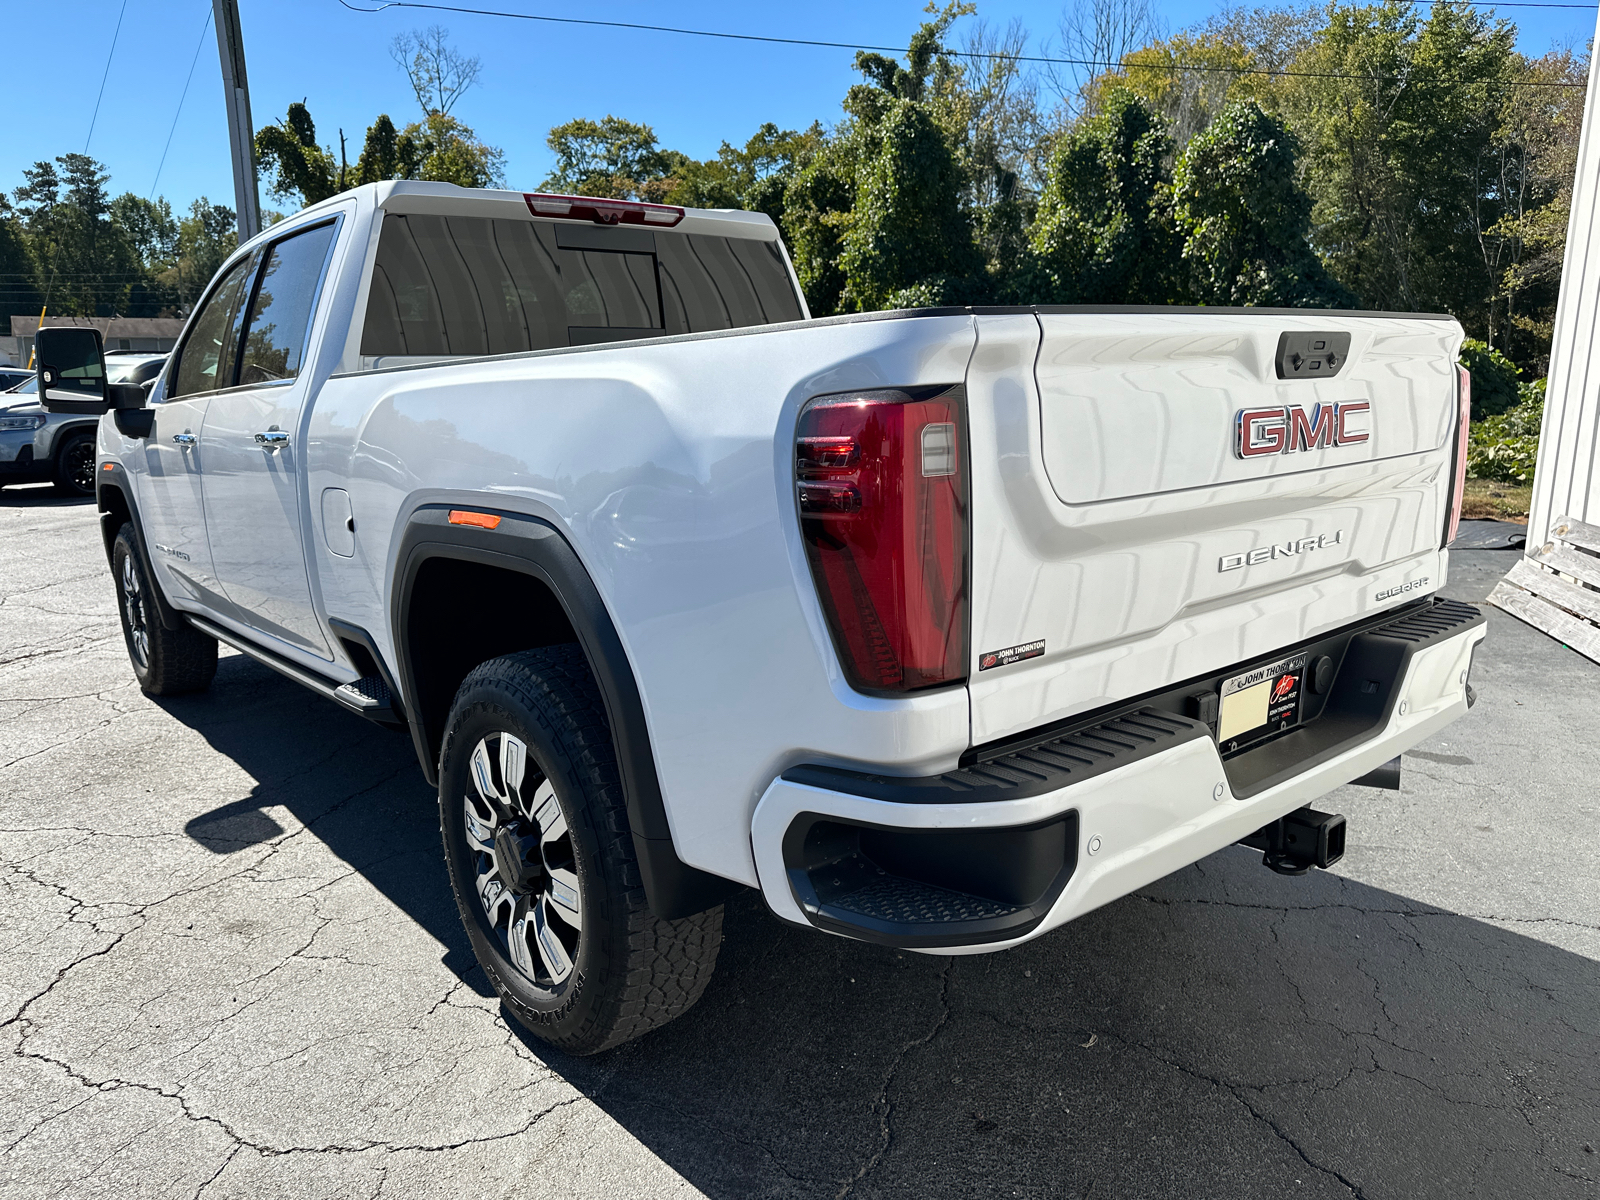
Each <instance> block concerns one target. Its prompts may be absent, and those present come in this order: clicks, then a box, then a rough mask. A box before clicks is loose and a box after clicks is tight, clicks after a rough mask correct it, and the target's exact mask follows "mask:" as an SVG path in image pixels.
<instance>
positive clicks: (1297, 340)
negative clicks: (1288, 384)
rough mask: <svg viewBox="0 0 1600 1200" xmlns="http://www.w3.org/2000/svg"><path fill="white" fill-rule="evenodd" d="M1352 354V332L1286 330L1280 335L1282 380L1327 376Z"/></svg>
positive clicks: (1279, 359) (1340, 366)
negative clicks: (1350, 333)
mask: <svg viewBox="0 0 1600 1200" xmlns="http://www.w3.org/2000/svg"><path fill="white" fill-rule="evenodd" d="M1349 357H1350V335H1349V334H1348V333H1300V332H1298V331H1296V332H1290V331H1289V330H1284V332H1282V333H1280V334H1279V335H1278V359H1277V361H1278V378H1279V379H1327V378H1329V377H1331V376H1334V375H1337V374H1338V373H1339V371H1340V369H1341V368H1342V367H1343V366H1344V363H1345V359H1347V358H1349Z"/></svg>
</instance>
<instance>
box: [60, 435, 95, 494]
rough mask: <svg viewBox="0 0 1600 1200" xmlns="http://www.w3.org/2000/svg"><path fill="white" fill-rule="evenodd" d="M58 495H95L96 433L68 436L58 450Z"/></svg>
mask: <svg viewBox="0 0 1600 1200" xmlns="http://www.w3.org/2000/svg"><path fill="white" fill-rule="evenodd" d="M54 480H55V485H56V493H57V494H58V495H62V496H92V495H94V432H93V430H87V429H86V430H84V431H83V432H82V433H73V434H68V435H67V438H66V440H65V441H63V442H62V443H61V445H60V446H58V447H57V448H56V471H55V476H54Z"/></svg>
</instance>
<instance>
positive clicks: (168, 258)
mask: <svg viewBox="0 0 1600 1200" xmlns="http://www.w3.org/2000/svg"><path fill="white" fill-rule="evenodd" d="M111 223H112V224H113V225H114V226H116V227H117V228H118V229H120V230H121V231H122V234H123V236H124V237H125V238H126V239H127V241H128V244H129V245H131V246H132V247H133V251H134V255H135V257H136V258H137V259H138V261H139V264H140V270H139V274H138V277H137V278H135V279H133V280H132V281H131V282H130V284H129V288H128V296H127V301H126V307H125V308H124V310H123V311H124V315H127V316H134V317H154V316H161V315H163V314H165V313H168V312H171V311H174V310H175V308H176V306H177V304H178V303H179V301H178V297H177V295H176V294H175V293H174V292H173V291H172V289H171V288H170V287H168V286H166V285H165V284H164V283H163V282H162V280H161V276H162V274H163V273H164V272H165V271H166V269H167V268H168V267H170V266H171V265H172V263H173V261H174V259H175V257H176V255H177V243H178V222H177V221H176V220H174V219H173V216H172V205H170V204H168V203H167V201H166V199H165V197H163V198H161V199H158V200H147V199H146V198H145V197H143V196H136V195H134V194H133V193H132V192H124V193H123V194H122V195H120V196H118V197H117V198H116V199H115V200H113V201H112V202H111Z"/></svg>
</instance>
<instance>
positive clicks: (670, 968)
mask: <svg viewBox="0 0 1600 1200" xmlns="http://www.w3.org/2000/svg"><path fill="white" fill-rule="evenodd" d="M439 813H440V818H441V820H440V825H441V828H442V831H443V834H444V849H445V857H446V859H447V861H448V863H449V868H450V883H451V887H452V888H453V890H454V892H455V897H456V904H457V906H458V907H459V908H460V910H461V919H462V921H463V922H464V923H465V925H466V928H467V935H468V937H469V938H470V939H471V941H472V948H473V951H474V952H475V953H476V954H477V957H478V962H479V964H480V965H481V966H482V967H483V969H484V973H485V974H486V975H487V976H488V977H489V981H490V982H491V983H492V984H493V985H494V987H495V989H496V991H498V992H499V993H500V996H501V999H503V1000H504V1001H505V1003H506V1006H507V1007H508V1008H509V1009H510V1010H511V1012H512V1013H513V1015H515V1016H516V1017H517V1019H518V1020H519V1021H520V1022H521V1023H522V1024H523V1025H525V1026H527V1028H528V1029H529V1030H531V1031H532V1032H533V1033H534V1034H535V1035H537V1036H538V1037H540V1038H542V1039H543V1040H545V1041H547V1042H549V1043H551V1044H552V1045H554V1046H557V1047H559V1048H560V1049H562V1050H565V1051H567V1052H568V1053H569V1054H594V1053H597V1052H598V1051H601V1050H608V1049H610V1048H611V1047H613V1046H616V1045H620V1044H621V1043H622V1042H625V1041H628V1040H630V1039H631V1038H635V1037H638V1036H639V1035H640V1034H642V1033H645V1032H647V1031H649V1030H651V1029H654V1028H656V1027H657V1026H659V1025H663V1024H665V1023H666V1022H668V1021H670V1020H672V1019H673V1018H674V1017H677V1016H679V1015H680V1014H682V1013H683V1012H685V1011H686V1010H687V1009H688V1008H689V1007H690V1006H691V1005H693V1004H694V1002H695V1001H696V1000H698V999H699V998H700V994H701V993H702V992H703V991H704V990H705V987H706V984H707V983H708V982H710V980H711V973H712V971H713V970H714V969H715V967H716V962H717V951H718V949H719V948H720V946H721V942H722V909H721V908H720V907H718V908H715V909H711V910H709V911H707V912H702V913H697V914H696V915H694V916H691V917H686V918H684V919H682V920H678V921H663V920H661V919H659V918H658V917H656V916H655V914H654V913H652V912H651V911H650V907H649V905H648V904H647V903H646V900H645V894H644V885H643V882H642V880H641V877H640V874H639V864H638V860H637V859H636V857H635V856H634V852H633V838H632V835H631V833H630V832H629V827H628V817H627V810H626V806H625V804H624V800H623V795H622V783H621V779H620V777H619V775H618V772H617V764H616V758H615V755H614V753H613V750H612V746H611V730H610V728H609V727H608V725H607V723H606V718H605V710H604V707H603V706H602V704H601V701H600V696H599V693H598V691H597V690H596V688H595V684H594V680H593V678H592V677H591V676H590V674H589V669H588V664H587V662H586V661H585V660H584V657H583V653H582V651H581V650H579V648H578V647H576V646H551V647H547V648H545V649H542V650H529V651H525V652H523V653H520V654H512V655H507V656H506V657H504V658H496V659H492V660H491V661H489V662H486V663H484V664H483V665H481V666H479V667H477V668H476V669H474V670H473V671H472V673H471V674H469V675H468V676H467V678H466V680H465V681H464V682H463V683H462V685H461V689H460V691H458V692H457V693H456V699H455V704H454V706H453V707H452V709H451V712H450V719H449V724H448V726H447V727H446V729H445V735H444V750H443V753H442V755H441V759H440V765H439Z"/></svg>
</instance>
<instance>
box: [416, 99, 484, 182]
mask: <svg viewBox="0 0 1600 1200" xmlns="http://www.w3.org/2000/svg"><path fill="white" fill-rule="evenodd" d="M395 152H396V157H397V158H398V160H399V167H400V178H402V179H426V180H431V181H433V182H434V183H453V184H455V185H457V186H458V187H468V188H487V187H504V186H505V152H504V151H502V150H500V149H499V148H498V147H496V146H491V145H489V144H488V143H486V142H484V141H483V140H482V139H481V138H479V137H478V135H477V134H476V133H474V132H473V131H472V128H471V126H469V125H466V124H464V123H463V122H461V121H458V120H456V119H455V118H454V117H452V116H448V115H446V114H445V113H429V114H428V115H427V116H426V117H424V118H423V119H422V120H421V121H417V122H414V123H413V124H410V125H407V126H406V127H405V128H404V129H403V130H401V131H400V135H399V137H397V138H396V139H395Z"/></svg>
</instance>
